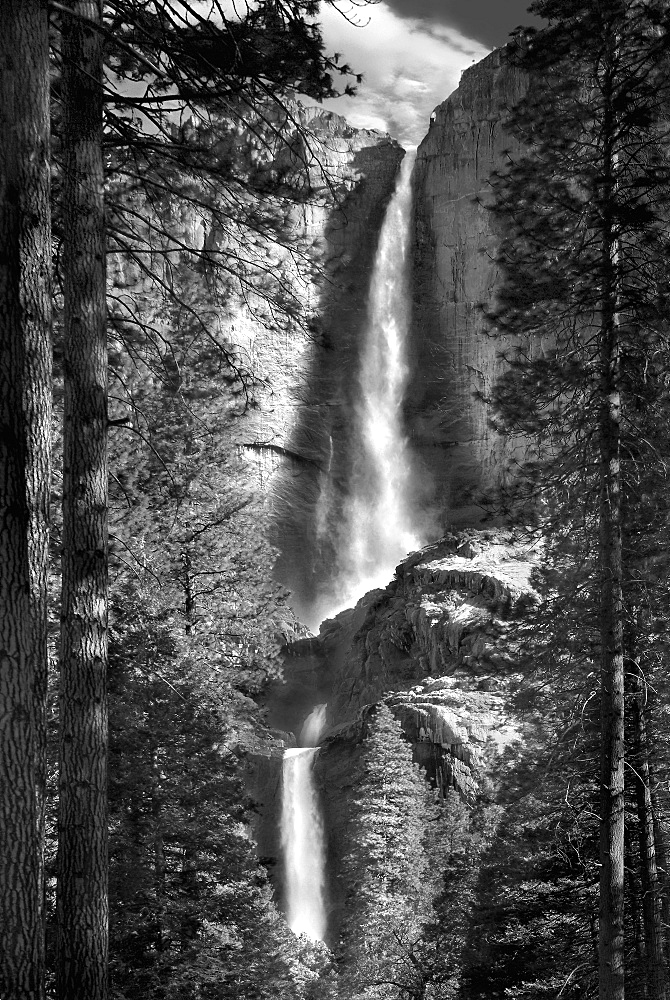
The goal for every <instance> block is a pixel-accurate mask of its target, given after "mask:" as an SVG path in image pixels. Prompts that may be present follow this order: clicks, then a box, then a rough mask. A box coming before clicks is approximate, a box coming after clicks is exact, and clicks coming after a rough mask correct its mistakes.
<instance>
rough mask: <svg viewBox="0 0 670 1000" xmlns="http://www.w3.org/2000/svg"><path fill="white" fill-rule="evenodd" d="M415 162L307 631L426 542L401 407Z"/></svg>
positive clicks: (400, 186) (392, 241) (367, 348)
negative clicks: (331, 573)
mask: <svg viewBox="0 0 670 1000" xmlns="http://www.w3.org/2000/svg"><path fill="white" fill-rule="evenodd" d="M414 158H415V157H414V154H413V153H412V154H410V153H407V154H406V155H405V158H404V160H403V163H402V167H401V169H400V174H399V177H398V181H397V184H396V189H395V192H394V194H393V197H392V199H391V201H390V202H389V205H388V208H387V210H386V215H385V218H384V222H383V225H382V229H381V233H380V237H379V245H378V248H377V254H376V257H375V263H374V268H373V273H372V278H371V282H370V289H369V294H368V314H367V325H366V330H365V337H364V342H363V346H362V351H361V358H360V367H359V374H358V385H357V390H358V391H357V404H356V407H355V412H354V446H353V449H354V454H353V467H352V472H351V476H350V481H349V485H348V491H347V499H346V501H345V505H344V510H343V517H342V522H341V525H340V528H339V531H338V537H337V542H336V548H337V562H338V565H337V573H336V579H335V581H334V583H333V584H332V587H331V593H330V594H329V595H328V596H327V597H326V598H325V599H323V600H321V601H319V602H317V605H316V606H315V607H314V611H313V615H311V616H310V617H311V619H312V621H310V624H312V623H313V622H315V621H317V620H318V621H320V620H321V619H323V617H324V616H332V615H334V614H337V613H338V612H339V611H341V610H342V609H344V608H347V607H352V606H353V605H354V604H355V603H356V601H358V600H359V599H360V598H361V597H362V596H363V595H364V594H365V593H366V592H367V591H368V590H372V589H374V588H375V587H385V586H386V585H387V584H388V582H389V581H390V580H391V579H392V577H393V571H394V570H395V567H396V566H397V564H398V563H399V562H400V561H401V560H402V559H403V558H404V557H405V556H406V555H407V553H408V552H411V551H412V550H414V549H418V548H421V546H422V545H423V544H425V541H426V539H425V538H423V537H422V536H421V526H420V525H419V521H420V518H418V517H417V511H416V509H415V505H414V502H413V489H414V487H415V486H416V483H415V475H414V471H413V468H412V461H411V455H410V448H409V442H408V440H407V437H406V435H405V433H404V430H403V420H402V406H403V400H404V396H405V389H406V386H407V380H408V377H409V368H408V363H407V341H408V337H409V331H410V319H411V310H410V292H409V250H410V234H411V221H412V187H411V177H412V169H413V165H414Z"/></svg>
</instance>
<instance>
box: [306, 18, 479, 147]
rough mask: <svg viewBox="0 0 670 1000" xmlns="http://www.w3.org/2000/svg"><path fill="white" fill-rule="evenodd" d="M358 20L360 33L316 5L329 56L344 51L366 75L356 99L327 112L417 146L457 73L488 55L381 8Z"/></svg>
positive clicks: (453, 34)
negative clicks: (319, 11) (388, 133)
mask: <svg viewBox="0 0 670 1000" xmlns="http://www.w3.org/2000/svg"><path fill="white" fill-rule="evenodd" d="M344 9H346V8H345V7H343V10H344ZM350 9H351V8H350ZM358 19H359V21H360V23H361V26H360V27H356V26H354V25H352V24H350V23H349V22H348V21H347V19H346V18H345V17H343V16H342V14H341V13H339V12H338V11H337V10H334V9H333V8H332V7H330V6H329V5H326V4H323V5H322V7H321V14H320V21H321V25H322V28H323V37H324V40H325V43H326V50H327V51H328V52H341V53H342V58H343V60H344V61H345V62H347V63H349V65H350V66H351V68H352V69H353V70H354V71H355V72H357V73H363V82H362V83H361V84H360V85H359V87H358V94H357V96H356V97H355V98H350V97H341V98H337V99H336V100H332V101H324V106H325V107H326V108H328V109H329V110H331V111H335V112H337V114H341V115H344V117H345V118H347V119H348V120H349V121H350V122H351V124H352V125H354V126H356V127H357V128H376V129H381V130H382V131H384V132H390V133H391V135H393V136H394V137H395V138H397V139H398V140H399V141H400V142H401V143H402V144H403V145H410V146H412V145H416V144H417V143H418V142H420V141H421V139H423V137H424V135H425V134H426V132H427V131H428V125H429V121H430V113H431V111H432V110H433V108H434V107H435V106H436V105H437V104H441V103H442V101H444V100H445V99H446V98H447V97H448V96H449V94H451V93H452V92H453V91H454V90H455V89H456V87H457V86H458V82H459V79H460V75H461V73H462V71H463V70H464V69H467V67H468V66H471V65H472V63H474V62H478V61H479V60H480V59H483V58H484V56H486V55H487V54H488V52H489V51H490V50H489V49H487V48H485V46H483V45H481V44H480V43H479V42H477V41H474V40H473V39H470V38H467V37H466V36H465V35H462V34H461V33H460V32H458V31H456V30H455V29H452V28H449V27H446V26H445V25H441V24H436V23H435V22H431V21H428V20H422V19H420V18H413V17H401V16H399V15H398V14H395V13H394V12H393V11H392V10H391V9H390V8H389V6H388V5H387V4H386V3H384V2H382V3H380V4H377V5H375V6H372V7H367V8H364V9H360V10H359V11H358Z"/></svg>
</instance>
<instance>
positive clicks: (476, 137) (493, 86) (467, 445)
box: [408, 47, 527, 526]
mask: <svg viewBox="0 0 670 1000" xmlns="http://www.w3.org/2000/svg"><path fill="white" fill-rule="evenodd" d="M526 87H527V79H526V77H525V75H524V74H523V73H521V71H520V70H519V69H518V68H517V67H516V66H514V65H513V64H512V62H511V61H510V56H509V49H508V47H506V48H504V49H497V50H496V51H494V52H493V53H491V55H490V56H488V57H487V58H486V59H484V60H482V61H481V62H480V63H477V65H475V66H472V67H471V68H470V69H468V70H466V71H465V72H464V73H463V76H462V79H461V83H460V86H459V88H458V90H456V91H455V92H454V93H453V94H452V95H451V96H450V97H449V98H448V99H447V100H446V101H445V102H444V103H443V104H441V105H439V107H438V108H437V109H436V110H435V112H434V114H433V119H432V121H431V127H430V131H429V133H428V135H427V136H426V138H425V139H424V140H423V142H422V143H421V145H420V146H419V150H418V154H417V163H416V168H415V205H416V216H415V225H416V236H415V255H414V362H415V377H414V380H413V383H412V386H411V388H410V394H409V401H408V413H409V421H410V426H411V437H412V443H413V444H414V446H415V447H416V449H417V450H418V452H419V453H420V454H421V456H422V457H423V460H424V463H425V464H426V466H427V467H428V468H429V469H430V470H431V472H432V474H433V476H434V479H435V495H436V498H437V500H436V502H437V503H438V504H439V505H440V507H441V510H442V515H443V520H444V521H446V522H447V523H449V524H450V525H455V526H460V525H474V524H476V523H477V522H478V520H479V518H480V514H479V510H478V508H477V507H475V506H473V500H474V499H476V498H477V496H479V495H481V494H482V493H483V494H486V493H487V492H489V491H491V490H492V489H494V488H496V487H497V486H499V485H501V483H502V482H503V481H504V477H505V468H506V466H507V464H508V462H509V460H510V459H511V458H512V457H514V456H515V453H517V454H518V452H519V451H520V449H521V448H522V445H521V443H520V442H515V441H509V440H505V439H504V438H502V437H500V436H499V435H498V434H497V433H496V432H495V431H494V430H493V429H492V428H491V426H490V425H489V419H490V413H489V408H488V406H487V405H486V403H485V402H483V401H482V399H481V395H479V394H483V395H484V396H486V394H487V393H488V392H489V391H490V389H491V385H492V383H493V381H494V380H495V378H496V377H497V375H498V374H499V372H500V370H501V361H500V360H499V357H498V355H499V353H500V351H501V349H503V348H504V347H505V341H504V340H503V339H501V338H496V339H495V340H494V339H492V338H491V336H490V335H488V334H487V333H486V330H485V323H484V318H483V315H482V314H481V311H480V306H481V305H485V306H491V305H492V304H493V303H494V301H495V293H496V285H497V283H498V281H499V273H498V269H497V267H496V265H495V263H494V261H493V259H492V258H493V254H494V250H495V246H496V242H497V233H496V223H495V219H494V217H493V215H492V214H491V213H490V212H489V211H487V209H486V207H485V206H486V202H487V199H489V195H490V188H489V184H488V178H489V176H490V174H491V172H492V171H493V170H494V169H496V168H500V167H501V166H502V165H503V164H504V162H505V151H506V150H508V149H513V148H514V145H515V144H514V142H513V140H512V138H511V136H510V135H509V134H508V133H507V132H506V131H505V122H506V121H507V120H508V118H509V111H510V108H511V107H513V105H514V104H515V103H516V102H517V101H518V100H519V99H520V98H521V97H522V96H523V94H524V91H525V89H526ZM489 200H490V199H489ZM475 392H477V394H478V397H477V398H475V395H474V394H475Z"/></svg>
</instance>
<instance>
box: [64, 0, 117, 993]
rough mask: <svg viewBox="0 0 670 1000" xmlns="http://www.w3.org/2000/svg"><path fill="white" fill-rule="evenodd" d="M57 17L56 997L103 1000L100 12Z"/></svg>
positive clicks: (87, 5) (88, 4) (88, 2)
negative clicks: (59, 544) (59, 578)
mask: <svg viewBox="0 0 670 1000" xmlns="http://www.w3.org/2000/svg"><path fill="white" fill-rule="evenodd" d="M70 6H71V8H72V16H68V15H67V14H64V15H63V21H62V36H63V62H64V69H63V105H64V121H63V145H64V162H65V181H64V190H63V228H64V239H65V254H64V275H65V276H64V286H65V287H64V291H65V351H64V353H65V358H64V372H65V412H64V447H63V458H64V469H63V601H62V612H61V616H62V617H61V687H60V720H61V737H60V777H59V790H60V804H59V819H58V822H59V850H58V858H59V861H58V900H57V917H58V961H57V989H58V996H59V997H60V998H61V1000H104V998H106V996H107V990H108V986H107V953H108V893H107V715H108V711H107V548H108V543H107V341H106V310H105V232H104V169H103V157H102V36H101V34H100V32H99V31H98V30H96V25H97V24H100V23H101V21H102V4H101V2H100V0H72V2H71V3H70Z"/></svg>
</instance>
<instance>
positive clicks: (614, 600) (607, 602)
mask: <svg viewBox="0 0 670 1000" xmlns="http://www.w3.org/2000/svg"><path fill="white" fill-rule="evenodd" d="M604 41H605V46H604V56H603V65H604V70H603V77H602V79H601V92H602V99H603V124H602V126H601V128H602V132H601V141H602V178H603V180H602V188H601V231H600V253H601V275H600V280H601V288H602V293H601V305H600V331H599V339H600V380H599V406H600V413H599V428H598V446H599V472H600V477H599V478H600V503H599V521H600V532H599V561H600V650H601V654H600V655H601V663H600V934H599V940H600V947H599V952H600V963H599V984H600V987H599V989H600V1000H623V998H624V748H625V742H624V630H623V544H622V494H621V456H620V452H621V392H620V385H619V379H620V357H619V355H620V343H619V314H618V292H619V284H618V282H619V260H618V253H619V247H618V242H617V234H616V227H615V221H614V220H615V213H614V208H615V203H616V197H617V171H616V164H617V156H616V149H615V139H614V137H615V135H616V132H617V120H616V114H615V112H614V103H615V102H614V98H615V93H614V89H615V88H614V73H615V70H614V66H615V64H616V49H617V38H616V33H615V31H614V30H613V29H612V28H610V29H609V32H608V34H607V35H606V36H605V39H604Z"/></svg>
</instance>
